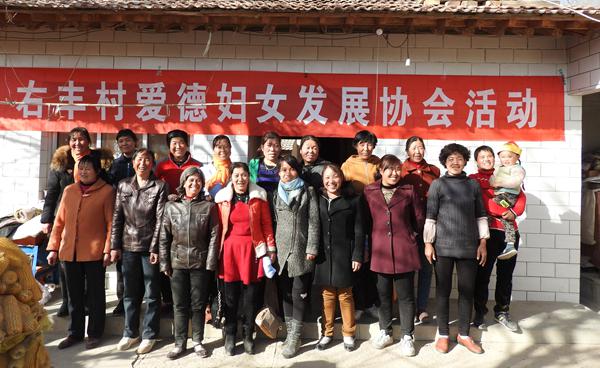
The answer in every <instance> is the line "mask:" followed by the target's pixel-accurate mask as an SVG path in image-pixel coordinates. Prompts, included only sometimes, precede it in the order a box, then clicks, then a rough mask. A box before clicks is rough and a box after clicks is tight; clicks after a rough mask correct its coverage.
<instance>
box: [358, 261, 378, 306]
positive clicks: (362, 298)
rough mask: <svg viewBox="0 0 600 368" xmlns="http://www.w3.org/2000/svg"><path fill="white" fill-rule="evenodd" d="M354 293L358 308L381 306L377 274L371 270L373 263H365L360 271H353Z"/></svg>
mask: <svg viewBox="0 0 600 368" xmlns="http://www.w3.org/2000/svg"><path fill="white" fill-rule="evenodd" d="M352 281H353V285H352V293H353V295H354V305H355V308H356V310H363V311H364V310H365V309H367V308H369V307H372V306H374V305H375V306H379V295H378V293H377V274H376V273H375V272H373V271H371V263H370V262H366V263H363V264H362V266H361V267H360V270H358V272H354V273H353V280H352Z"/></svg>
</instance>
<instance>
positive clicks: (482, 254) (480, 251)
mask: <svg viewBox="0 0 600 368" xmlns="http://www.w3.org/2000/svg"><path fill="white" fill-rule="evenodd" d="M485 245H486V240H485V239H481V240H480V241H479V247H477V261H478V263H479V265H480V266H482V267H483V266H485V262H486V261H487V248H486V246H485Z"/></svg>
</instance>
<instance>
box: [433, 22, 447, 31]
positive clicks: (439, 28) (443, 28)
mask: <svg viewBox="0 0 600 368" xmlns="http://www.w3.org/2000/svg"><path fill="white" fill-rule="evenodd" d="M434 33H435V34H437V35H443V34H444V33H446V19H438V20H436V21H435V31H434Z"/></svg>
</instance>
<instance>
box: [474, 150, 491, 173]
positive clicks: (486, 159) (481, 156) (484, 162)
mask: <svg viewBox="0 0 600 368" xmlns="http://www.w3.org/2000/svg"><path fill="white" fill-rule="evenodd" d="M476 161H477V168H479V169H483V170H491V169H493V168H494V163H495V159H494V154H493V153H491V152H490V151H479V153H478V154H477V160H476Z"/></svg>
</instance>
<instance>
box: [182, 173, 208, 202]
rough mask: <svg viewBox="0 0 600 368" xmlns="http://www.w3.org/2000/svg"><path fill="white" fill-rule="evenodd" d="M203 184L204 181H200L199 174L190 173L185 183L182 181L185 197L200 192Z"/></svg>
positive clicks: (193, 195)
mask: <svg viewBox="0 0 600 368" xmlns="http://www.w3.org/2000/svg"><path fill="white" fill-rule="evenodd" d="M203 186H204V183H203V182H202V178H200V175H198V174H194V175H190V176H189V177H188V178H187V179H185V183H183V189H185V195H186V197H189V198H194V197H196V196H197V195H198V194H200V191H201V190H202V187H203Z"/></svg>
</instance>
